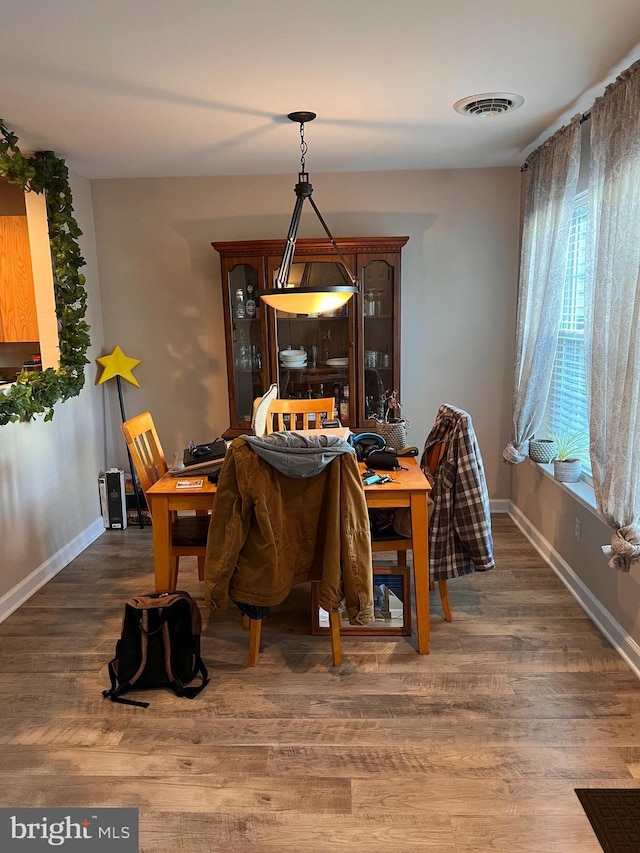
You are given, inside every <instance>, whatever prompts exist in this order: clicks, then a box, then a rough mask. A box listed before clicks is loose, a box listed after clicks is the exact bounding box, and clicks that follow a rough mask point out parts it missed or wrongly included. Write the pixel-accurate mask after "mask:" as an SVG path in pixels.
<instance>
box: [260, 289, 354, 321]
mask: <svg viewBox="0 0 640 853" xmlns="http://www.w3.org/2000/svg"><path fill="white" fill-rule="evenodd" d="M354 293H357V288H356V287H351V286H350V285H344V286H340V285H337V286H334V287H327V288H306V287H283V288H277V289H275V290H266V291H262V293H261V294H260V298H261V299H262V300H264V302H266V303H267V305H270V306H271V307H272V308H277V309H278V310H279V311H287V312H288V313H290V314H323V313H324V312H325V311H335V310H336V308H341V307H342V306H343V305H344V304H345V303H346V302H348V301H349V300H350V299H351V297H352V296H353V294H354Z"/></svg>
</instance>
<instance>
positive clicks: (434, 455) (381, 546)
mask: <svg viewBox="0 0 640 853" xmlns="http://www.w3.org/2000/svg"><path fill="white" fill-rule="evenodd" d="M446 449H447V444H446V442H441V443H440V444H436V445H434V446H433V447H432V448H431V450H430V451H429V455H428V457H427V470H428V471H429V473H430V474H432V475H435V472H436V469H437V467H438V464H439V462H440V460H441V459H442V457H443V456H444V454H445V451H446ZM412 549H413V541H412V540H411V539H406V538H404V537H397V538H388V539H373V540H372V541H371V551H372V552H373V553H374V554H375V553H380V552H381V551H395V552H396V557H397V562H398V566H402V567H406V565H407V551H411V550H412ZM429 589H435V583H434V582H433V581H429ZM438 592H439V593H440V601H441V603H442V612H443V615H444V619H445V622H451V621H452V620H453V615H452V613H451V604H450V603H449V590H448V589H447V582H446V580H442V581H438Z"/></svg>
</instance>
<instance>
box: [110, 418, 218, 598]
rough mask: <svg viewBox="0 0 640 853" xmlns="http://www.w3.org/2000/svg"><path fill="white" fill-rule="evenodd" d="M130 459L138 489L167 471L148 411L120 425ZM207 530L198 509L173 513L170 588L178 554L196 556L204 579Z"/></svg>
mask: <svg viewBox="0 0 640 853" xmlns="http://www.w3.org/2000/svg"><path fill="white" fill-rule="evenodd" d="M122 432H123V434H124V438H125V441H126V442H127V447H128V448H129V453H130V454H131V459H132V461H133V465H134V468H135V469H136V474H137V476H138V480H139V481H140V485H141V486H142V491H143V492H144V493H145V494H146V492H147V490H148V489H149V488H150V487H151V486H152V485H153V484H154V483H155V482H156V480H159V479H160V477H162V475H163V474H164V473H166V471H167V461H166V459H165V455H164V452H163V450H162V445H161V444H160V439H159V438H158V433H157V432H156V428H155V426H154V423H153V418H152V417H151V415H150V414H149V412H143V413H142V414H141V415H136V416H135V417H134V418H130V419H129V420H128V421H125V422H124V423H123V424H122ZM208 532H209V514H208V513H205V512H199V513H198V514H196V515H195V516H194V515H189V516H186V515H183V516H178V514H177V513H173V517H172V519H171V556H172V558H173V560H174V563H173V577H172V586H171V589H176V585H177V581H178V561H179V558H180V557H197V558H198V578H199V579H200V580H204V557H205V551H206V547H207V535H208Z"/></svg>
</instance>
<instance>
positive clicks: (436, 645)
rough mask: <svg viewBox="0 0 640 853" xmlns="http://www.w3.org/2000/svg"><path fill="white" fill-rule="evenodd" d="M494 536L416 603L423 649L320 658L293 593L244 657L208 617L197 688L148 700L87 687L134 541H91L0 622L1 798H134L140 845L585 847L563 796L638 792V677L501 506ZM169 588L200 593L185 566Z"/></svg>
mask: <svg viewBox="0 0 640 853" xmlns="http://www.w3.org/2000/svg"><path fill="white" fill-rule="evenodd" d="M494 537H495V550H496V560H497V568H496V570H495V571H493V572H490V573H487V574H484V575H482V574H478V575H475V576H472V577H467V578H461V579H458V580H455V581H452V582H450V584H449V589H450V598H451V603H452V607H453V611H454V621H453V622H452V623H451V624H447V623H445V622H444V621H443V620H442V618H441V611H440V605H439V600H438V595H437V593H434V594H432V643H431V654H430V655H428V656H422V657H421V656H418V655H417V654H416V652H415V650H414V645H415V638H414V637H397V638H396V637H392V638H389V637H364V638H361V637H353V636H349V637H344V638H343V641H342V645H343V655H344V663H343V665H342V667H340V668H338V669H333V668H332V667H331V653H330V646H329V639H328V637H320V636H311V635H310V633H309V627H310V616H309V598H310V596H309V590H308V589H307V588H305V587H300V588H297V589H296V590H294V592H293V593H292V595H291V596H290V598H289V599H288V600H287V602H285V603H284V604H283V605H281V606H280V607H278V608H277V609H275V610H274V612H273V615H272V618H271V619H270V620H268V621H267V622H265V624H264V626H263V640H262V652H261V656H260V662H259V665H258V666H257V667H256V668H255V669H248V668H247V667H246V665H245V661H246V655H247V647H248V634H247V632H245V631H243V630H242V628H241V624H240V618H239V615H238V613H237V611H236V610H235V609H232V610H229V611H226V612H224V613H216V614H215V615H214V614H211V613H210V612H209V611H208V610H206V609H204V607H203V619H204V636H203V657H204V659H205V661H206V663H207V665H208V667H209V672H210V675H211V683H210V684H209V686H208V687H207V688H206V690H205V691H204V692H203V693H202V694H201V695H200V696H199V697H198V698H197V699H195V700H194V701H188V700H184V699H179V698H177V697H175V696H174V695H173V694H171V693H170V692H166V691H163V690H156V691H149V692H146V693H145V694H144V695H143V696H141V694H138V696H139V697H141V698H144V699H148V700H149V701H150V702H151V705H150V707H149V708H147V709H146V710H145V709H140V708H135V707H129V706H125V705H118V704H113V703H111V702H109V701H107V700H104V699H103V698H102V696H101V691H102V690H103V689H104V688H106V687H108V675H107V662H108V661H109V659H110V658H111V657H112V656H113V652H114V648H115V642H116V639H117V637H118V636H119V633H120V623H121V617H122V610H123V605H124V602H125V601H126V599H127V598H129V597H130V596H131V595H134V594H138V593H143V592H148V591H151V590H152V589H153V570H152V547H151V531H150V530H149V529H145V530H139V529H138V528H135V527H134V528H129V529H128V530H126V531H122V532H121V531H106V532H105V534H104V535H103V536H101V537H100V539H99V540H98V541H97V542H95V543H94V544H93V545H92V546H91V547H90V548H88V549H87V550H86V551H85V552H84V553H83V554H81V555H80V557H78V558H77V559H76V560H74V561H73V563H72V564H71V565H69V566H68V567H67V568H66V569H65V570H64V571H62V572H61V573H60V574H59V575H58V576H57V577H56V578H55V579H54V580H53V581H51V582H50V583H49V584H47V586H45V587H44V588H43V589H42V590H40V591H39V592H38V593H37V594H36V595H35V596H33V598H31V599H30V600H29V601H28V602H27V603H26V604H24V605H23V606H22V607H21V608H20V609H19V610H17V611H16V612H15V613H14V614H13V615H12V616H10V617H9V618H8V619H7V620H6V621H5V622H4V623H3V624H2V625H0V708H1V712H2V727H1V729H0V744H1V755H2V761H1V763H0V777H1V784H0V805H2V806H14V807H15V806H43V807H44V806H84V805H87V806H89V805H91V806H94V807H108V806H129V807H131V806H135V807H138V808H139V809H140V829H141V833H140V838H141V840H140V849H141V850H142V851H153V853H156V851H157V853H160V851H168V853H169V851H170V853H174V851H189V853H200V852H201V851H203V853H204V851H214V853H218V851H219V853H230V852H231V851H233V852H234V853H235V851H237V853H327V851H332V850H343V849H345V850H349V851H353V853H360V852H361V853H365V851H366V853H382V851H385V853H386V851H390V850H394V851H395V850H397V851H400V853H404V851H425V853H436V851H441V853H485V851H496V853H600V846H599V844H598V842H597V841H596V838H595V835H594V834H593V832H592V830H591V827H590V825H589V822H588V820H587V818H586V816H585V814H584V812H583V811H582V807H581V806H580V803H579V802H578V799H577V797H576V795H575V793H574V788H577V787H640V684H639V682H638V680H637V679H636V677H635V675H634V674H633V673H632V672H631V671H630V670H629V668H628V667H627V666H626V664H625V663H624V661H623V660H622V659H621V658H620V657H619V656H618V654H617V653H616V652H615V651H614V650H613V649H612V648H611V646H610V645H609V643H608V642H607V641H606V640H605V639H604V637H603V636H602V635H601V634H600V633H599V631H598V630H597V628H595V626H594V625H593V624H592V623H591V622H590V621H589V619H588V618H587V617H586V616H585V615H584V613H583V611H582V610H581V609H580V607H579V606H578V604H577V603H576V602H575V601H574V599H573V598H572V597H571V595H570V594H569V592H568V591H567V590H566V589H565V588H564V586H563V585H562V584H561V582H560V581H559V580H558V579H557V577H556V576H555V575H554V573H553V572H552V571H551V569H549V568H548V567H547V566H546V565H545V564H544V563H543V561H542V560H541V558H540V557H538V555H537V554H536V552H535V551H534V550H533V548H532V547H531V546H530V545H529V544H528V543H527V542H526V540H525V539H524V537H523V536H522V535H521V534H520V533H519V531H518V530H517V528H516V527H515V526H514V525H513V523H512V522H511V521H510V520H509V519H508V518H507V517H506V516H498V517H496V518H495V519H494ZM377 556H379V555H377ZM178 585H179V587H180V588H183V589H187V590H188V591H190V592H191V593H192V595H193V596H194V597H195V598H196V599H197V600H199V601H200V602H202V586H201V585H200V584H199V583H198V581H197V575H196V567H195V559H191V560H186V561H185V560H183V561H182V566H181V574H180V580H179V584H178ZM414 630H415V628H414Z"/></svg>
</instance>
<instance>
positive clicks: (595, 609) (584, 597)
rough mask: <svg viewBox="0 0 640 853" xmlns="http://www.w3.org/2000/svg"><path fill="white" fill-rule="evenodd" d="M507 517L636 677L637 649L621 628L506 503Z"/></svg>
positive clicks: (638, 666) (638, 669)
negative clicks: (509, 517)
mask: <svg viewBox="0 0 640 853" xmlns="http://www.w3.org/2000/svg"><path fill="white" fill-rule="evenodd" d="M509 503H510V507H509V515H510V516H511V518H512V520H513V522H514V524H516V526H517V527H518V528H519V529H520V530H521V531H522V533H523V534H524V535H525V536H526V537H527V539H528V540H529V542H530V543H531V544H532V545H533V547H534V548H535V549H536V551H537V552H538V553H539V554H540V556H541V557H542V559H543V560H544V561H545V563H547V565H549V566H550V567H551V568H552V569H553V571H554V572H555V573H556V574H557V575H558V577H559V578H560V580H561V581H562V582H563V584H564V585H565V586H566V587H567V589H568V590H569V592H570V593H571V594H572V595H573V597H574V598H575V599H576V601H577V602H578V604H579V605H580V607H582V609H583V610H584V612H585V613H586V614H587V616H588V617H589V618H590V619H591V621H592V622H593V623H594V624H595V625H596V627H597V628H598V629H599V630H600V631H601V632H602V633H603V634H604V636H605V637H606V638H607V640H609V642H610V643H611V645H612V646H613V647H614V649H615V650H616V651H617V652H618V654H619V655H620V657H621V658H622V659H623V660H624V661H625V663H626V664H627V665H628V666H629V667H630V668H631V669H632V670H633V672H634V673H635V675H636V676H637V677H638V678H640V646H639V645H638V643H636V641H635V640H634V639H633V638H632V637H630V636H629V634H628V633H627V632H626V631H625V630H624V628H623V627H622V625H620V623H619V622H618V621H617V620H616V619H614V618H613V616H612V615H611V613H609V611H608V610H607V609H606V608H605V607H603V605H602V603H601V602H600V601H599V600H598V599H597V598H596V597H595V596H594V594H593V593H592V592H591V590H590V589H589V587H588V586H586V584H585V583H583V581H582V580H581V579H580V578H579V577H578V575H577V574H576V573H575V572H574V571H573V569H572V568H571V566H570V565H569V564H568V563H567V562H566V560H564V559H563V557H561V556H560V554H559V553H558V552H557V551H556V550H555V548H554V547H553V545H551V543H550V542H548V541H547V540H546V539H545V538H544V536H542V534H541V533H540V531H539V530H537V528H535V527H534V526H533V525H532V524H531V522H530V521H529V519H528V518H527V517H526V516H525V515H524V514H523V513H522V512H521V511H520V509H519V508H518V507H517V506H516V505H515V504H513V503H512V502H510V501H509Z"/></svg>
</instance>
